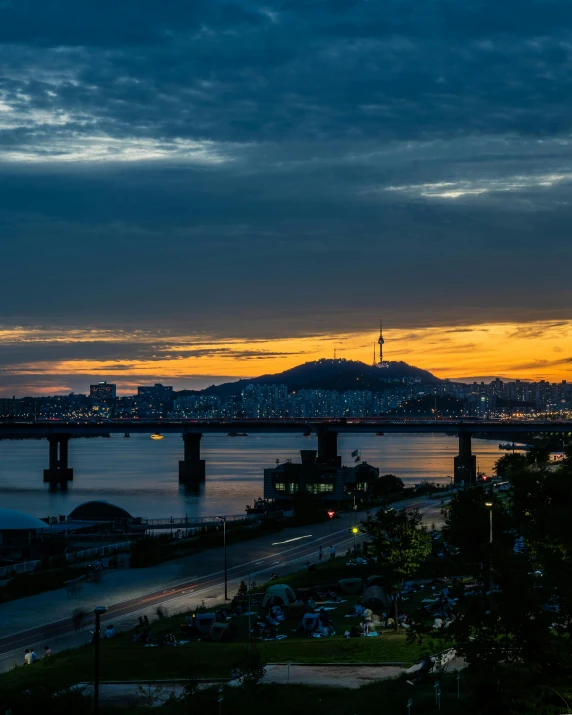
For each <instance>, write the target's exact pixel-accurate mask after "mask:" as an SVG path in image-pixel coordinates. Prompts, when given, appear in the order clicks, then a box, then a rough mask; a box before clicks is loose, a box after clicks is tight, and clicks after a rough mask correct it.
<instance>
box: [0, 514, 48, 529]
mask: <svg viewBox="0 0 572 715" xmlns="http://www.w3.org/2000/svg"><path fill="white" fill-rule="evenodd" d="M47 528H48V525H47V524H46V522H45V521H42V520H41V519H37V518H36V517H35V516H30V515H29V514H24V512H23V511H16V510H15V509H0V531H36V530H38V529H47Z"/></svg>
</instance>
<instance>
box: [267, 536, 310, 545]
mask: <svg viewBox="0 0 572 715" xmlns="http://www.w3.org/2000/svg"><path fill="white" fill-rule="evenodd" d="M311 538H312V534H308V535H307V536H297V537H296V538H295V539H288V540H287V541H275V542H274V543H273V544H272V546H280V544H290V543H292V541H300V539H311Z"/></svg>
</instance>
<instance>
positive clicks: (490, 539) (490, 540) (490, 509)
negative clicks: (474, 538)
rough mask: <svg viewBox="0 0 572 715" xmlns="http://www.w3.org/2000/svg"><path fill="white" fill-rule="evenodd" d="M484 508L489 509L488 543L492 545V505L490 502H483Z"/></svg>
mask: <svg viewBox="0 0 572 715" xmlns="http://www.w3.org/2000/svg"><path fill="white" fill-rule="evenodd" d="M485 506H488V508H489V543H491V544H492V543H493V503H492V501H488V502H485Z"/></svg>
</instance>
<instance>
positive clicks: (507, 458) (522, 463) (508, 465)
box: [493, 454, 528, 477]
mask: <svg viewBox="0 0 572 715" xmlns="http://www.w3.org/2000/svg"><path fill="white" fill-rule="evenodd" d="M527 465H528V461H527V459H526V457H525V456H524V454H503V456H502V457H500V458H499V459H497V461H496V462H495V466H494V467H493V469H494V472H495V474H496V475H497V476H499V477H504V476H508V475H509V473H511V472H521V471H522V470H523V469H526V466H527Z"/></svg>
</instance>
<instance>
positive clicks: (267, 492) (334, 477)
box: [264, 449, 379, 504]
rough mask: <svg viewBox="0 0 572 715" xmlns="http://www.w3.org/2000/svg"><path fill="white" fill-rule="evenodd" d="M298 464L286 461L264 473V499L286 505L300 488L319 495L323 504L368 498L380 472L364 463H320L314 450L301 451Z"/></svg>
mask: <svg viewBox="0 0 572 715" xmlns="http://www.w3.org/2000/svg"><path fill="white" fill-rule="evenodd" d="M300 454H301V457H302V459H301V461H300V462H292V461H291V460H288V461H286V462H283V463H282V464H277V465H276V467H272V468H270V469H265V470H264V499H271V500H273V501H277V502H281V503H284V504H287V503H288V502H291V501H292V500H293V498H294V494H295V493H296V492H297V491H299V490H300V489H306V490H307V491H308V492H310V494H315V495H317V496H320V497H321V498H322V500H323V501H324V502H329V503H339V502H344V501H346V502H349V501H353V498H354V496H355V497H356V498H360V499H362V498H364V497H365V496H368V495H371V493H372V488H373V483H374V482H375V481H376V480H377V479H378V477H379V469H377V467H372V466H371V464H367V462H361V463H359V464H356V465H355V466H353V467H344V466H341V465H340V464H339V462H338V463H337V464H336V463H331V462H330V463H329V462H320V461H319V459H318V458H317V452H316V450H315V449H303V450H301V452H300Z"/></svg>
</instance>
